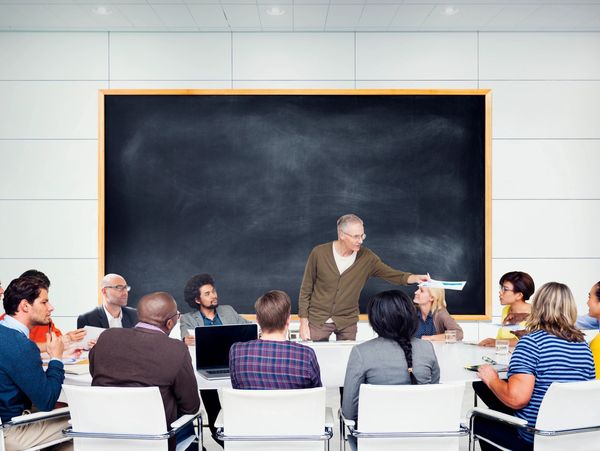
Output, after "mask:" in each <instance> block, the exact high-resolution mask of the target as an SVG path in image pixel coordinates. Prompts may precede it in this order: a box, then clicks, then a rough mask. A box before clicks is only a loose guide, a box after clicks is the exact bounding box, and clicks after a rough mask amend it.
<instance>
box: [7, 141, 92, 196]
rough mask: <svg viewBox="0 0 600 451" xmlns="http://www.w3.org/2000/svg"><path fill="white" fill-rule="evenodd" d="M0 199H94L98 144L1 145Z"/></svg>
mask: <svg viewBox="0 0 600 451" xmlns="http://www.w3.org/2000/svg"><path fill="white" fill-rule="evenodd" d="M0 161H1V162H2V177H0V199H96V198H97V197H98V142H97V141H95V140H90V141H70V140H68V141H62V140H58V141H17V140H15V141H13V140H7V141H0Z"/></svg>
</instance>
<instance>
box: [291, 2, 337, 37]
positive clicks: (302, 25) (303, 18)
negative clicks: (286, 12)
mask: <svg viewBox="0 0 600 451" xmlns="http://www.w3.org/2000/svg"><path fill="white" fill-rule="evenodd" d="M328 10H329V7H328V6H327V5H298V4H296V5H294V29H295V30H302V29H307V30H319V31H320V30H324V29H325V20H326V19H327V11H328Z"/></svg>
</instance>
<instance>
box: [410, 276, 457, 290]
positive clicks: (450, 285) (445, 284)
mask: <svg viewBox="0 0 600 451" xmlns="http://www.w3.org/2000/svg"><path fill="white" fill-rule="evenodd" d="M466 283H467V281H466V280H463V281H461V282H451V281H448V280H435V279H429V280H428V281H427V282H421V283H420V284H419V286H420V287H427V288H443V289H445V290H457V291H462V289H463V288H464V287H465V285H466Z"/></svg>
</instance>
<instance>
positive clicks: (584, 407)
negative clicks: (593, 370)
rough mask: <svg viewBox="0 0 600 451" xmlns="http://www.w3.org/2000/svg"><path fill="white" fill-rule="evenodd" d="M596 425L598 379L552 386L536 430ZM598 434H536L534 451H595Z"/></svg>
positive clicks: (598, 415) (599, 412)
mask: <svg viewBox="0 0 600 451" xmlns="http://www.w3.org/2000/svg"><path fill="white" fill-rule="evenodd" d="M590 426H600V380H593V381H585V382H567V383H557V382H555V383H553V384H552V385H550V388H549V389H548V391H547V392H546V395H545V396H544V399H543V401H542V404H541V406H540V411H539V413H538V418H537V423H536V428H537V429H542V430H561V429H575V428H583V427H590ZM599 443H600V431H596V432H586V433H579V434H570V435H560V436H554V437H547V436H540V435H536V436H535V439H534V444H535V449H536V451H538V450H539V451H554V450H556V451H558V450H566V449H572V450H576V449H597V448H594V446H598V447H600V445H598V444H599Z"/></svg>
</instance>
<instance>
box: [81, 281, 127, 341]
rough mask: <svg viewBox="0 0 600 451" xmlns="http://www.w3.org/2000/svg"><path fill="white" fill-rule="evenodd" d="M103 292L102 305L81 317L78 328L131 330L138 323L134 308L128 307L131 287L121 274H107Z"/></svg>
mask: <svg viewBox="0 0 600 451" xmlns="http://www.w3.org/2000/svg"><path fill="white" fill-rule="evenodd" d="M100 289H101V291H102V305H100V306H98V307H96V308H95V309H93V310H91V311H89V312H87V313H84V314H83V315H79V317H78V318H77V328H78V329H81V328H82V327H85V326H94V327H102V328H104V329H109V328H113V327H123V328H131V327H134V326H135V325H136V323H137V322H138V317H137V313H136V311H135V309H134V308H131V307H127V298H128V297H129V290H131V287H130V286H129V285H127V282H126V281H125V279H124V278H123V276H120V275H119V274H107V275H105V276H104V278H103V279H102V282H101V283H100Z"/></svg>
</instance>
